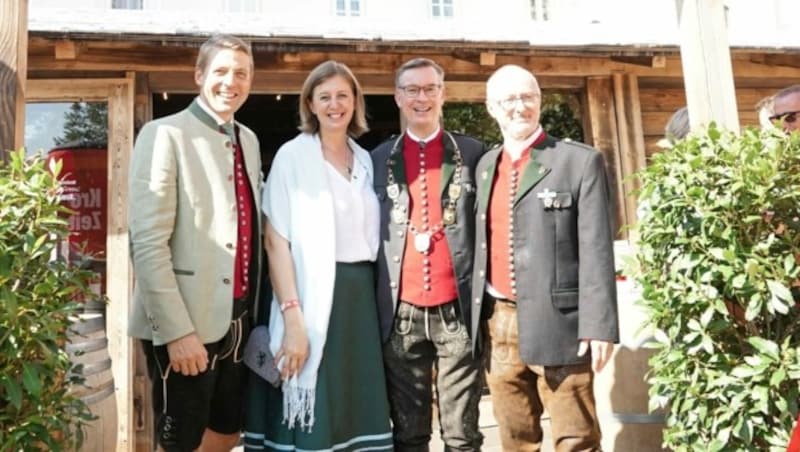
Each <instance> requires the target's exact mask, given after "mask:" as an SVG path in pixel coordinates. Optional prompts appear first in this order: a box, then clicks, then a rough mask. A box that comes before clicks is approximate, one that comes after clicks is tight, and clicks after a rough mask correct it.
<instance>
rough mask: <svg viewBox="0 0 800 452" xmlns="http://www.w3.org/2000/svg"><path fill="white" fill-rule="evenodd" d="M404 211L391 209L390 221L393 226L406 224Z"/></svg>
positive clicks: (399, 208) (397, 208)
mask: <svg viewBox="0 0 800 452" xmlns="http://www.w3.org/2000/svg"><path fill="white" fill-rule="evenodd" d="M406 220H407V218H406V211H405V210H404V209H403V208H402V207H395V208H394V209H392V221H394V223H395V224H406Z"/></svg>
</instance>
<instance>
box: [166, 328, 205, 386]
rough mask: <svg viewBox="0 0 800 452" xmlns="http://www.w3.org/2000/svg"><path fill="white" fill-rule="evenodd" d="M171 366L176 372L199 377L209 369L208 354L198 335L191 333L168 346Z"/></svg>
mask: <svg viewBox="0 0 800 452" xmlns="http://www.w3.org/2000/svg"><path fill="white" fill-rule="evenodd" d="M167 352H168V353H169V364H170V365H171V366H172V369H173V370H174V371H175V372H180V373H181V374H183V375H192V376H194V375H197V374H199V373H202V372H205V371H206V368H207V367H208V353H207V352H206V348H205V346H203V343H202V342H200V338H199V337H197V333H190V334H187V335H186V336H183V337H182V338H180V339H175V340H174V341H172V342H170V343H168V344H167Z"/></svg>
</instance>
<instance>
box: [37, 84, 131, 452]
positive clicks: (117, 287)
mask: <svg viewBox="0 0 800 452" xmlns="http://www.w3.org/2000/svg"><path fill="white" fill-rule="evenodd" d="M26 102H27V103H28V104H33V103H53V102H85V103H91V102H98V103H104V104H105V105H106V106H107V111H108V114H107V121H108V137H107V162H106V163H107V173H106V174H107V191H106V199H105V201H106V203H105V205H106V211H105V213H106V219H107V223H106V238H105V273H106V275H105V294H106V296H107V297H108V299H109V303H108V305H107V306H106V319H107V320H106V334H107V336H108V354H109V356H110V358H111V362H112V364H111V370H112V374H113V378H114V392H115V395H116V406H117V410H116V411H117V422H116V426H115V436H116V440H115V442H116V446H115V449H116V450H117V451H129V450H133V447H134V444H133V440H132V438H133V433H134V432H133V421H134V419H133V416H132V413H133V383H132V382H133V346H132V345H133V342H132V341H131V339H130V338H129V337H128V311H129V304H130V294H131V292H132V287H133V279H132V270H131V264H130V260H129V259H128V226H127V225H128V167H129V162H130V155H131V152H132V149H133V106H134V79H133V76H132V75H129V76H127V77H124V78H98V79H29V80H28V81H27V92H26Z"/></svg>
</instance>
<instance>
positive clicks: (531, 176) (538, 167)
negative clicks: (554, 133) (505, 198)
mask: <svg viewBox="0 0 800 452" xmlns="http://www.w3.org/2000/svg"><path fill="white" fill-rule="evenodd" d="M549 144H551V139H550V137H549V136H548V137H546V138H545V139H544V140H541V141H540V142H539V143H538V144H536V145H534V146H533V147H532V148H531V150H530V152H531V157H530V160H528V164H527V165H526V166H525V172H524V173H523V174H522V180H521V181H520V183H519V190H517V196H516V197H515V198H514V205H517V204H518V203H519V201H520V199H522V198H523V197H525V195H526V194H527V193H528V192H529V191H530V190H531V189H532V188H533V187H534V186H535V185H536V184H538V183H539V181H540V180H542V178H544V177H545V176H547V173H549V172H550V168H547V167H545V166H543V165H542V164H541V163H539V161H538V160H539V157H540V156H541V153H542V150H543V149H544V148H545V147H547V146H548V145H549Z"/></svg>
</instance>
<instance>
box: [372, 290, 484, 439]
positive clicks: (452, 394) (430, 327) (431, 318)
mask: <svg viewBox="0 0 800 452" xmlns="http://www.w3.org/2000/svg"><path fill="white" fill-rule="evenodd" d="M460 318H461V317H460V313H459V309H458V302H457V301H453V302H450V303H447V304H444V305H441V306H435V307H431V308H424V307H419V306H414V305H412V304H410V303H406V302H403V301H401V302H400V304H399V306H398V307H397V314H396V315H395V320H394V326H393V331H392V334H391V336H390V337H389V340H388V341H387V342H386V344H384V347H383V360H384V364H385V366H386V379H387V385H388V390H389V404H390V406H391V415H392V422H393V425H394V442H395V450H396V451H399V452H405V451H414V452H417V451H423V452H426V451H428V443H429V441H430V439H431V419H432V414H431V411H432V400H433V399H432V384H433V369H436V396H437V397H436V398H437V401H438V409H439V425H440V426H441V437H442V441H443V442H444V444H445V450H448V451H479V450H480V448H481V444H482V443H483V435H482V434H481V432H480V430H479V429H478V403H479V402H480V396H481V385H482V372H481V362H480V360H479V359H475V358H473V356H472V349H471V342H470V339H469V335H468V333H467V327H466V326H465V325H464V324H463V322H462V321H461V320H460Z"/></svg>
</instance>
